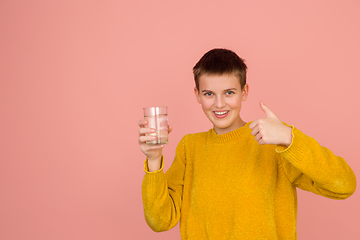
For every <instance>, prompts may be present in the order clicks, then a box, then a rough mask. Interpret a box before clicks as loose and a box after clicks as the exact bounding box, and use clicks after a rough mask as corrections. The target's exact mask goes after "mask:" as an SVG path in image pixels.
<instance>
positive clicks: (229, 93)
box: [226, 91, 235, 95]
mask: <svg viewBox="0 0 360 240" xmlns="http://www.w3.org/2000/svg"><path fill="white" fill-rule="evenodd" d="M231 94H235V93H234V92H233V91H227V92H226V95H231Z"/></svg>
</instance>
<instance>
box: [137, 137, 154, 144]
mask: <svg viewBox="0 0 360 240" xmlns="http://www.w3.org/2000/svg"><path fill="white" fill-rule="evenodd" d="M154 140H156V137H155V136H140V137H139V143H144V142H146V141H154Z"/></svg>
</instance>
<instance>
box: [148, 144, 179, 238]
mask: <svg viewBox="0 0 360 240" xmlns="http://www.w3.org/2000/svg"><path fill="white" fill-rule="evenodd" d="M184 144H185V140H184V138H183V139H182V140H181V141H180V143H179V144H178V146H177V148H176V155H175V159H174V161H173V163H172V165H171V167H170V168H169V170H168V171H167V172H166V174H165V173H164V171H163V168H164V158H162V163H161V168H160V169H159V170H157V171H154V172H149V171H148V167H147V166H148V164H147V160H146V161H145V164H144V170H145V176H144V179H143V183H142V198H143V205H144V213H145V220H146V222H147V224H148V225H149V227H150V228H151V229H152V230H154V231H156V232H160V231H167V230H169V229H171V228H173V227H174V226H176V224H177V223H178V222H179V219H180V209H181V204H182V192H183V185H184V174H185V151H184Z"/></svg>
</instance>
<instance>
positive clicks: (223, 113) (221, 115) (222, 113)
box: [214, 110, 230, 118]
mask: <svg viewBox="0 0 360 240" xmlns="http://www.w3.org/2000/svg"><path fill="white" fill-rule="evenodd" d="M229 112H230V111H229V110H227V111H214V114H215V116H216V117H218V118H224V117H226V116H227V115H228V113H229Z"/></svg>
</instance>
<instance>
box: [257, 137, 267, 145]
mask: <svg viewBox="0 0 360 240" xmlns="http://www.w3.org/2000/svg"><path fill="white" fill-rule="evenodd" d="M258 143H259V144H260V145H264V144H266V143H265V140H264V139H262V138H261V139H260V140H259V141H258Z"/></svg>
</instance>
